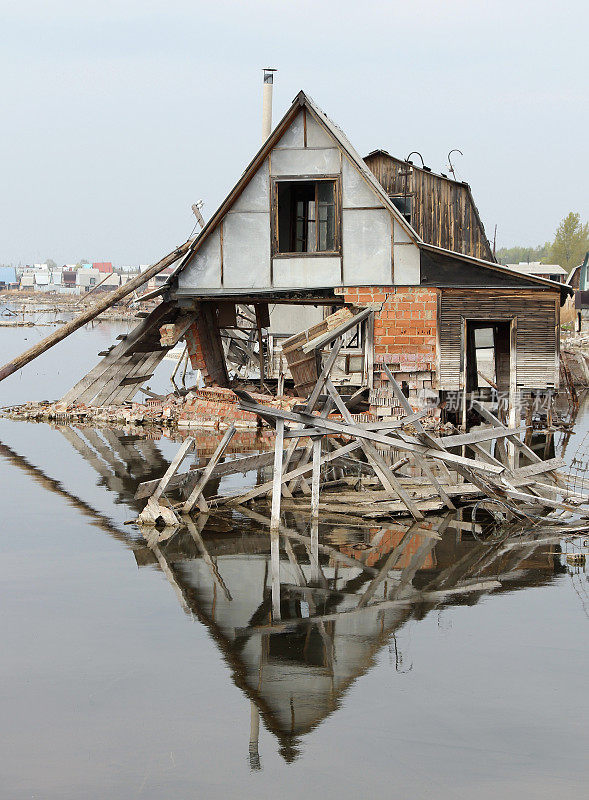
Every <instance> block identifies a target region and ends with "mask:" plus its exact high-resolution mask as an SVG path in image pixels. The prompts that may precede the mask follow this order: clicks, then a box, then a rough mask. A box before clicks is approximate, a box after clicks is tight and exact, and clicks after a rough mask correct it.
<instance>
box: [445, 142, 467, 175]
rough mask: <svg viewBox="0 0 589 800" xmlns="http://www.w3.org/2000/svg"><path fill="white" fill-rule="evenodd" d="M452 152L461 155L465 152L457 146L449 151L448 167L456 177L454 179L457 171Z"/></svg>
mask: <svg viewBox="0 0 589 800" xmlns="http://www.w3.org/2000/svg"><path fill="white" fill-rule="evenodd" d="M452 153H460V155H461V156H463V155H464V153H463V152H462V150H459V149H458V148H457V147H455V148H454V150H450V152H449V153H448V169H449V170H450V172H451V173H452V177H453V178H454V180H456V173H455V172H454V164H453V163H452V161H451V160H450V156H451V155H452Z"/></svg>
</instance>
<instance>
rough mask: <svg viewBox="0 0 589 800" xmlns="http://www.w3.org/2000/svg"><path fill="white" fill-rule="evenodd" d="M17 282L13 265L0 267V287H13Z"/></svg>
mask: <svg viewBox="0 0 589 800" xmlns="http://www.w3.org/2000/svg"><path fill="white" fill-rule="evenodd" d="M16 285H18V284H17V280H16V270H15V268H14V267H0V289H13V288H14V287H15V286H16Z"/></svg>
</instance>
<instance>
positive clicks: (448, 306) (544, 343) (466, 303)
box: [439, 291, 558, 391]
mask: <svg viewBox="0 0 589 800" xmlns="http://www.w3.org/2000/svg"><path fill="white" fill-rule="evenodd" d="M556 308H557V295H555V294H552V293H548V292H546V293H542V292H528V293H521V292H517V293H516V294H513V293H510V294H504V295H502V294H500V293H499V292H497V291H494V292H492V293H491V292H490V293H489V294H488V295H487V294H485V293H484V292H481V291H476V292H472V291H471V292H469V293H468V294H466V293H464V294H461V293H457V292H451V293H448V292H445V291H443V292H442V298H441V314H440V320H439V325H440V353H439V364H440V375H439V378H440V380H439V386H440V389H447V390H452V391H456V390H458V389H460V388H461V387H460V354H461V348H462V339H461V331H462V317H465V318H467V319H475V320H510V319H511V318H513V317H514V316H515V317H516V318H517V352H516V368H517V372H516V379H517V388H518V389H552V388H555V387H557V386H558V360H557V341H556V321H557V320H556Z"/></svg>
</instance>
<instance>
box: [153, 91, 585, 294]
mask: <svg viewBox="0 0 589 800" xmlns="http://www.w3.org/2000/svg"><path fill="white" fill-rule="evenodd" d="M303 107H304V108H306V109H307V110H308V111H309V112H310V113H311V114H312V115H313V117H314V118H315V119H316V120H317V122H318V123H319V124H320V125H322V126H323V127H324V128H325V129H326V130H327V131H328V132H329V133H330V134H331V135H332V136H333V137H334V139H335V140H336V141H337V143H338V144H339V146H340V147H341V148H342V150H343V151H344V153H345V154H346V155H347V156H348V158H349V159H350V161H352V163H353V164H354V165H355V166H356V168H357V169H358V171H359V172H360V173H361V175H362V177H363V178H364V179H365V180H366V182H367V183H368V184H369V185H370V186H371V188H372V189H373V190H374V192H375V194H376V195H377V196H378V197H379V199H380V200H381V202H382V204H383V206H384V207H385V208H386V209H387V210H388V211H389V212H390V213H391V215H392V217H393V218H394V219H395V220H396V221H397V222H398V223H399V225H401V227H402V228H403V229H404V230H405V231H406V233H407V235H408V236H409V238H410V239H411V240H412V241H413V242H414V243H415V244H417V245H418V246H419V247H420V248H421V249H426V250H431V251H433V252H438V253H441V254H444V255H447V256H452V257H453V258H458V259H462V260H465V261H468V262H470V263H474V264H478V265H479V266H482V267H486V268H490V269H495V270H497V271H499V272H503V273H505V274H507V275H513V274H514V270H510V269H507V268H506V267H502V266H500V265H498V264H497V263H495V262H492V261H485V260H484V259H479V258H474V257H472V256H465V255H463V254H462V253H457V252H455V251H453V250H446V249H444V248H442V247H436V246H434V245H429V244H426V243H425V242H424V241H423V239H422V238H421V237H420V236H419V234H418V233H417V232H416V231H415V230H414V228H413V227H412V226H411V225H410V224H409V223H408V222H407V220H406V219H405V217H404V216H403V214H402V213H401V212H400V211H399V209H398V208H397V207H396V206H395V205H394V203H393V202H392V200H391V199H390V197H389V196H388V194H387V193H386V191H385V190H384V187H383V186H382V185H381V184H380V183H379V181H378V180H377V179H376V176H375V175H374V174H373V173H372V171H371V170H370V169H369V167H368V165H367V164H366V162H365V161H364V159H363V158H362V157H361V156H360V155H359V153H358V152H357V151H356V150H355V148H354V147H353V145H352V144H351V143H350V141H349V140H348V138H347V136H346V135H345V133H344V132H343V131H342V130H341V128H339V127H338V126H337V125H336V124H335V123H334V122H333V121H332V120H331V119H329V117H328V116H327V114H326V113H325V112H324V111H323V110H322V109H321V108H320V107H319V106H318V105H317V104H316V103H315V101H314V100H313V99H312V98H311V97H310V96H309V95H307V94H306V93H305V92H304V91H302V90H301V91H300V92H299V93H298V94H297V96H296V97H295V98H294V100H293V102H292V105H291V106H290V108H289V109H288V110H287V112H286V113H285V114H284V116H283V117H282V119H281V120H280V122H279V123H278V124H277V125H276V127H275V128H274V130H273V131H272V133H271V134H270V136H269V137H268V138H267V139H266V141H265V142H264V144H263V145H262V147H261V148H260V149H259V150H258V152H257V153H256V155H255V156H254V157H253V159H252V160H251V161H250V163H249V164H248V166H247V167H246V169H245V170H244V172H243V174H242V175H241V177H240V179H239V180H238V182H237V183H236V184H235V186H234V187H233V189H232V190H231V191H230V192H229V194H228V195H227V197H226V198H225V200H223V202H222V203H221V205H220V206H219V208H218V209H217V211H216V212H215V213H214V214H213V216H212V217H211V218H210V220H209V221H208V222H207V223H206V225H205V226H204V228H203V229H202V231H201V232H200V234H199V235H198V236H197V237H196V239H195V240H194V242H193V244H192V245H191V247H190V249H189V250H188V252H187V253H186V255H185V256H184V257H183V258H181V259H180V260H179V263H178V265H177V266H176V267H175V268H174V271H173V273H172V274H171V275H170V276H169V278H168V280H167V281H166V283H165V284H163V285H162V286H161V287H159V288H158V289H157V290H156V292H152V293H150V296H154V295H155V294H156V293H157V294H163V292H164V291H165V290H166V289H167V288H168V287H169V286H170V284H171V282H172V280H173V279H174V278H175V277H176V276H177V275H178V274H179V273H180V272H181V271H182V270H183V269H184V267H186V266H187V265H188V264H189V262H190V260H191V259H192V257H193V256H194V255H195V253H197V252H198V250H199V249H200V248H201V246H202V245H203V244H204V242H205V241H206V239H207V238H208V237H209V235H210V234H211V233H212V232H213V231H214V230H215V228H216V227H217V225H218V224H219V223H220V222H221V220H222V219H223V217H224V216H225V214H226V213H227V212H228V211H229V210H230V208H231V207H232V205H233V204H234V203H235V201H236V200H237V199H238V197H239V196H240V195H241V193H242V192H243V191H244V189H245V188H246V186H247V185H248V184H249V182H250V181H251V180H252V178H253V177H254V175H255V173H256V172H257V170H258V169H259V167H260V166H261V165H262V163H263V162H264V160H265V158H266V156H267V155H268V154H269V153H270V152H271V150H272V149H273V148H274V146H275V145H276V144H277V143H278V142H279V140H280V139H281V138H282V136H283V134H284V133H285V131H286V130H287V128H288V127H289V126H290V124H291V123H292V122H293V120H294V118H295V117H296V115H297V114H298V113H299V111H300V109H301V108H303ZM375 152H376V151H375ZM382 152H386V151H382ZM387 155H388V153H387ZM416 169H419V167H416ZM447 180H449V179H447ZM457 183H460V182H457ZM460 185H463V186H465V187H467V189H468V191H469V192H470V187H468V184H460ZM526 277H527V278H528V279H529V280H530V281H531V282H532V283H540V284H544V285H546V286H549V287H551V288H554V289H556V288H558V289H559V290H560V292H561V302H564V298H565V297H566V296H567V294H571V293H572V290H571V289H569V287H567V286H566V284H561V283H557V282H555V281H550V280H547V279H544V278H537V277H536V276H533V275H528V276H526Z"/></svg>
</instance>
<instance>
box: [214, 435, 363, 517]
mask: <svg viewBox="0 0 589 800" xmlns="http://www.w3.org/2000/svg"><path fill="white" fill-rule="evenodd" d="M359 447H361V445H360V442H350V444H346V445H343V446H342V447H339V448H338V449H337V450H334V451H333V452H332V453H327V454H326V455H324V456H323V457H322V458H321V463H322V464H328V463H329V462H330V461H333V460H334V459H337V458H341V456H344V455H346V454H347V453H351V452H352V451H353V450H356V449H358V448H359ZM312 470H313V463H312V462H311V463H307V464H303V465H302V466H300V467H297V468H296V469H293V470H291V471H290V472H286V473H283V474H282V476H281V483H288V482H289V481H292V480H294V479H295V478H299V477H300V476H301V475H305V474H306V473H307V472H311V471H312ZM274 477H275V476H274ZM273 487H274V478H273V479H272V480H271V481H267V482H266V483H262V484H260V485H259V486H254V488H253V489H251V490H250V491H249V492H247V493H246V494H242V495H239V496H238V497H229V498H227V500H226V501H225V503H226V505H230V506H233V505H243V504H244V503H247V502H248V501H249V500H253V499H254V497H259V496H260V495H262V494H266V493H267V492H268V491H269V490H270V489H272V488H273Z"/></svg>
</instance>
